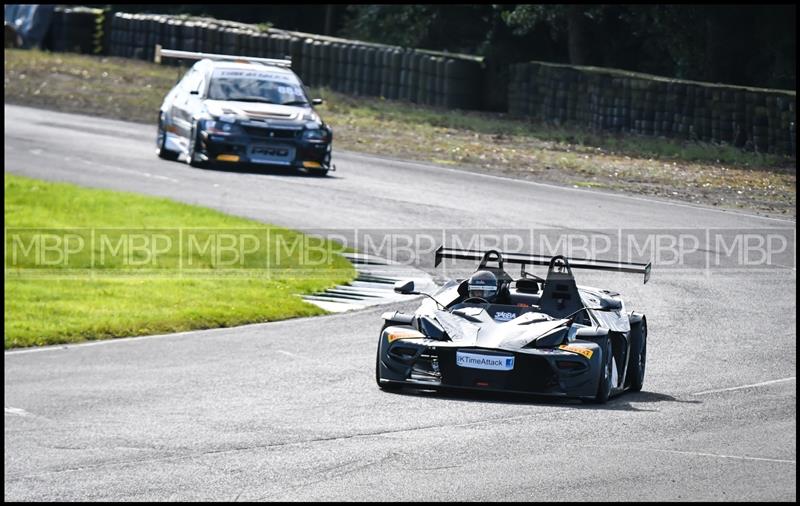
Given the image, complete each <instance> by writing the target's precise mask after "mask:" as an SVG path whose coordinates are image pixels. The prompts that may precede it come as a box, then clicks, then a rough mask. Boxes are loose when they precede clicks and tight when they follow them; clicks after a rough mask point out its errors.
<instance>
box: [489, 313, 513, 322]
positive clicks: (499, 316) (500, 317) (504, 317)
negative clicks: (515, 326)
mask: <svg viewBox="0 0 800 506" xmlns="http://www.w3.org/2000/svg"><path fill="white" fill-rule="evenodd" d="M516 317H517V313H511V312H506V311H498V312H496V313H495V314H494V319H495V320H497V321H501V322H507V321H508V320H513V319H514V318H516Z"/></svg>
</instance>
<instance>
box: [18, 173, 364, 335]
mask: <svg viewBox="0 0 800 506" xmlns="http://www.w3.org/2000/svg"><path fill="white" fill-rule="evenodd" d="M5 227H6V228H5V232H6V238H5V246H6V250H5V281H4V295H5V303H4V305H5V321H4V330H5V348H6V349H8V348H15V347H24V346H36V345H45V344H59V343H72V342H79V341H84V340H92V339H106V338H113V337H122V336H136V335H145V334H156V333H165V332H179V331H184V330H193V329H204V328H214V327H229V326H233V325H241V324H245V323H255V322H265V321H273V320H282V319H286V318H293V317H298V316H311V315H318V314H324V313H325V311H323V310H322V309H320V308H318V307H317V306H314V305H312V304H308V303H306V302H304V301H303V300H302V299H301V298H300V296H299V295H300V294H307V293H312V292H315V291H318V290H323V289H325V288H329V287H331V286H334V285H337V284H340V283H345V282H348V281H350V280H352V279H353V278H354V277H355V270H354V268H353V267H352V265H351V264H350V263H349V262H348V261H347V260H346V259H345V258H344V257H342V256H340V255H338V254H336V252H340V251H341V247H340V246H339V245H337V244H334V243H329V242H326V241H322V240H317V239H315V238H310V237H308V236H304V235H303V234H300V233H298V232H294V231H292V230H288V229H284V228H280V227H275V226H271V225H264V224H262V223H258V222H254V221H251V220H247V219H243V218H237V217H233V216H228V215H225V214H222V213H219V212H216V211H213V210H210V209H206V208H202V207H197V206H191V205H187V204H180V203H176V202H173V201H170V200H168V199H160V198H152V197H143V196H138V195H134V194H127V193H122V192H114V191H107V190H94V189H86V188H80V187H77V186H74V185H70V184H62V183H49V182H44V181H39V180H35V179H29V178H24V177H19V176H13V175H9V174H5Z"/></svg>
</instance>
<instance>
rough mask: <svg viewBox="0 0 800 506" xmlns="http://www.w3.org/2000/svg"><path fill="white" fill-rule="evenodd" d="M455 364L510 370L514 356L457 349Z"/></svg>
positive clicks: (512, 366)
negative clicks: (482, 353)
mask: <svg viewBox="0 0 800 506" xmlns="http://www.w3.org/2000/svg"><path fill="white" fill-rule="evenodd" d="M456 365H458V366H460V367H469V368H470V369H488V370H490V371H510V370H512V369H514V357H507V356H501V355H481V354H478V353H467V352H464V351H459V352H457V353H456Z"/></svg>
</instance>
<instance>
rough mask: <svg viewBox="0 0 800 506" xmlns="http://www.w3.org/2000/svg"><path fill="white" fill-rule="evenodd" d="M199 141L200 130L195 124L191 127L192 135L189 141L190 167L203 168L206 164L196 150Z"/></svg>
mask: <svg viewBox="0 0 800 506" xmlns="http://www.w3.org/2000/svg"><path fill="white" fill-rule="evenodd" d="M200 142H202V141H201V140H200V132H199V131H198V130H197V127H196V126H195V128H192V136H191V140H190V141H189V154H188V162H189V165H191V166H192V167H197V168H203V167H205V166H206V162H204V161H203V160H201V159H200V153H199V151H198V149H199V144H200Z"/></svg>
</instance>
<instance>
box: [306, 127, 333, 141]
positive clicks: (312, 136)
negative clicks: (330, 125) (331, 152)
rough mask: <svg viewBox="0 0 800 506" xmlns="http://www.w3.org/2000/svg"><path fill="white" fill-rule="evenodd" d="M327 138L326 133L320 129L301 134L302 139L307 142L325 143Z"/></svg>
mask: <svg viewBox="0 0 800 506" xmlns="http://www.w3.org/2000/svg"><path fill="white" fill-rule="evenodd" d="M329 137H330V136H329V134H328V131H327V130H323V129H321V128H318V129H315V130H306V131H304V132H303V139H304V140H307V141H309V142H327V141H328V139H329Z"/></svg>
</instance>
